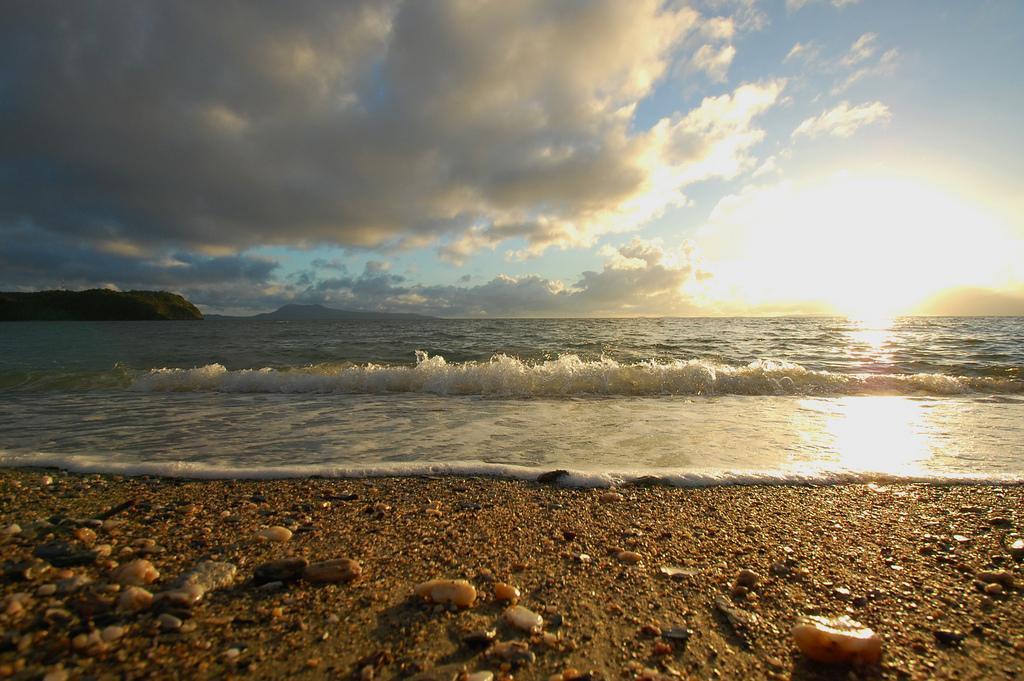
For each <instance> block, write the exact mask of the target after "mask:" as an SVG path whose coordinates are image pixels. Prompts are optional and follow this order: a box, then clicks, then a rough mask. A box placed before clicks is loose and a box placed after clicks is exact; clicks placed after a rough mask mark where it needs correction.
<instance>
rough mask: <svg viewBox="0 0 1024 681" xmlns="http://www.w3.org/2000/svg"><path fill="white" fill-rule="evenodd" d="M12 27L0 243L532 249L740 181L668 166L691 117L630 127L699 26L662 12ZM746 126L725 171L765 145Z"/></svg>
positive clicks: (23, 16) (314, 7) (46, 22)
mask: <svg viewBox="0 0 1024 681" xmlns="http://www.w3.org/2000/svg"><path fill="white" fill-rule="evenodd" d="M0 12H2V21H0V148H2V149H3V156H2V159H0V179H2V180H3V182H2V183H0V225H7V226H10V225H12V224H20V223H26V222H27V223H31V224H34V225H36V226H38V227H40V228H42V229H46V230H49V231H51V232H55V233H60V234H64V235H67V236H68V237H69V238H74V239H86V240H97V241H98V240H116V241H120V242H125V243H129V244H132V245H134V246H136V247H140V248H157V247H162V248H187V249H189V250H199V251H206V252H223V251H224V250H225V249H232V250H240V249H244V248H247V247H252V246H255V245H266V244H287V245H300V246H301V245H310V244H316V243H334V244H339V245H343V246H362V247H377V246H381V245H387V244H392V245H396V244H397V245H400V246H422V245H426V244H429V243H432V242H433V241H434V240H436V239H437V238H439V237H443V238H445V239H446V240H448V241H451V242H452V243H455V246H453V247H451V248H454V249H455V251H458V252H459V253H465V252H466V251H467V249H468V248H470V247H481V246H487V245H492V244H494V243H496V242H498V241H501V240H504V239H506V238H509V237H511V236H520V237H522V238H524V239H525V240H526V241H527V242H528V244H529V245H530V248H531V249H532V250H533V251H534V252H536V251H537V250H543V249H544V248H546V247H549V246H551V245H567V244H574V243H585V242H587V240H588V239H590V238H592V236H593V235H594V234H597V233H600V232H602V231H607V230H609V229H628V228H630V227H631V226H636V225H637V224H639V223H640V222H642V221H643V220H645V219H648V218H649V217H650V216H651V215H653V214H656V213H657V212H658V211H659V210H661V209H662V208H664V206H665V205H668V204H669V203H672V202H674V201H678V200H680V196H679V194H678V190H679V188H680V187H682V186H684V185H685V184H687V183H688V182H692V181H696V180H698V179H702V178H705V177H713V176H716V175H722V174H728V173H730V172H734V171H732V170H729V169H726V170H722V169H720V168H705V167H703V166H700V165H699V162H700V159H693V158H690V159H679V158H675V157H674V156H672V155H670V154H665V153H663V150H664V149H668V148H670V147H671V146H672V144H673V141H672V138H673V137H674V135H675V134H676V132H678V133H680V134H682V133H686V134H692V130H689V129H687V130H681V129H680V130H678V131H677V130H675V128H676V127H677V126H676V123H675V122H672V123H671V125H669V127H668V128H666V129H662V130H661V131H660V132H659V133H657V134H653V133H652V134H648V133H643V132H636V131H633V130H632V129H631V116H632V113H631V107H632V106H633V105H635V103H636V102H638V101H639V100H640V99H642V98H643V97H644V96H646V95H647V94H649V93H650V91H651V89H652V87H653V86H654V84H655V82H656V81H657V80H658V78H660V77H661V76H662V75H663V74H664V73H666V72H667V70H668V68H669V66H670V62H671V60H672V59H673V58H674V56H673V50H674V49H675V48H676V47H677V46H678V45H679V44H681V41H682V40H683V39H684V38H685V36H686V35H688V34H691V33H693V31H695V30H698V29H699V27H700V25H701V22H702V21H703V19H702V17H700V15H699V14H698V13H697V12H696V11H694V10H692V9H689V8H686V7H681V8H674V7H673V6H671V5H663V4H662V3H661V2H659V1H658V0H643V1H638V2H631V3H623V2H619V0H601V1H595V2H587V3H561V2H554V3H551V2H540V1H539V0H538V1H536V2H515V3H506V2H483V3H458V2H446V1H438V2H409V3H405V2H397V1H396V2H391V1H387V0H382V1H379V2H360V1H356V0H349V1H346V2H337V1H335V0H330V1H327V0H322V1H320V2H316V1H313V2H302V3H277V2H249V3H223V2H198V1H190V0H180V1H177V2H157V1H155V0H136V1H132V2H128V1H124V2H117V1H111V2H102V3H85V2H82V3H79V2H50V1H46V0H39V1H33V2H11V3H6V4H5V5H4V7H3V9H2V10H0ZM772 99H773V100H774V95H773V97H772ZM754 113H756V112H754ZM750 115H753V114H750ZM750 115H748V116H747V117H746V118H745V119H743V120H744V123H743V124H742V125H741V126H740V127H741V128H742V129H738V130H729V131H728V134H729V135H730V136H732V137H734V138H735V139H732V140H730V141H729V144H730V145H731V146H727V147H723V148H724V149H725V150H726V152H725V153H727V154H728V155H730V156H735V155H737V154H742V152H744V151H745V150H746V149H747V148H748V147H749V146H750V145H751V144H752V143H753V142H754V141H756V139H755V138H756V136H750V135H749V134H748V133H749V131H748V130H746V126H748V125H749V123H750ZM667 125H668V124H667ZM718 132H720V131H718ZM733 133H735V135H734V134H733ZM744 135H745V136H744ZM720 136H721V135H719V137H715V135H714V134H709V144H711V145H714V144H717V143H718V142H719V141H720V140H719V138H720ZM737 140H738V141H737ZM744 140H746V141H744ZM713 151H714V150H713V149H709V150H707V154H708V155H711V154H712V152H713ZM721 153H722V151H721V149H720V150H719V154H721ZM670 156H672V157H671V158H670ZM686 163H695V164H697V167H695V168H690V169H687V168H685V167H682V165H679V164H683V165H685V164H686ZM677 165H679V167H676V166H677ZM666 166H667V167H669V172H668V173H667V174H666V173H665V172H659V173H658V174H657V177H658V178H660V179H659V180H658V182H659V183H662V184H658V183H656V182H655V181H654V180H653V178H654V177H655V171H656V170H657V171H664V170H665V168H666ZM666 177H671V178H674V180H672V181H671V182H669V183H668V184H664V183H665V180H664V178H666ZM656 185H657V186H656ZM467 230H470V231H469V232H467ZM466 234H470V235H471V236H472V237H473V238H471V239H470V240H469V241H466V240H465V239H464V238H463V237H464V236H465V235H466Z"/></svg>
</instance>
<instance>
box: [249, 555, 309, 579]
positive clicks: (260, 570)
mask: <svg viewBox="0 0 1024 681" xmlns="http://www.w3.org/2000/svg"><path fill="white" fill-rule="evenodd" d="M307 565H309V561H308V560H306V559H305V558H281V559H279V560H272V561H270V562H269V563H263V564H262V565H257V566H256V569H255V570H254V571H253V575H252V581H253V582H255V583H256V584H267V583H268V582H293V581H295V580H296V579H298V578H299V577H301V576H302V573H303V570H305V569H306V566H307Z"/></svg>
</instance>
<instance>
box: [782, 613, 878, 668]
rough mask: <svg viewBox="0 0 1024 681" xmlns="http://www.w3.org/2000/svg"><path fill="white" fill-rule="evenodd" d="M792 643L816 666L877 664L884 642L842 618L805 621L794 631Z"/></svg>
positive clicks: (809, 619)
mask: <svg viewBox="0 0 1024 681" xmlns="http://www.w3.org/2000/svg"><path fill="white" fill-rule="evenodd" d="M793 640H794V641H795V642H796V645H797V647H798V648H799V649H800V652H802V653H803V654H804V655H806V656H807V657H809V658H810V659H812V660H814V661H816V662H826V663H838V662H845V663H857V664H876V663H877V662H878V661H879V659H881V656H882V639H881V637H879V636H878V634H876V633H875V632H873V631H872V630H871V629H869V628H867V627H865V626H864V625H863V624H861V623H860V622H857V621H855V620H852V619H850V618H849V617H846V616H845V615H844V616H842V617H831V618H829V617H806V618H802V619H801V621H800V623H799V624H797V625H796V626H795V627H793Z"/></svg>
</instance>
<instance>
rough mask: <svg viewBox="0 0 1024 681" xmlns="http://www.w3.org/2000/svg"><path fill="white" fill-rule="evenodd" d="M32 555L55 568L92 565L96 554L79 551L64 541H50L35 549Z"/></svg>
mask: <svg viewBox="0 0 1024 681" xmlns="http://www.w3.org/2000/svg"><path fill="white" fill-rule="evenodd" d="M34 554H35V556H36V557H37V558H42V559H43V560H45V561H46V562H48V563H50V564H51V565H55V566H56V567H74V566H76V565H92V564H93V563H95V562H96V552H95V551H86V550H84V549H79V548H76V547H74V546H72V545H71V544H69V543H67V542H65V541H51V542H47V543H45V544H40V545H39V546H37V547H36V550H35V551H34Z"/></svg>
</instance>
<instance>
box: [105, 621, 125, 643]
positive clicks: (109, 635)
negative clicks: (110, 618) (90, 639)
mask: <svg viewBox="0 0 1024 681" xmlns="http://www.w3.org/2000/svg"><path fill="white" fill-rule="evenodd" d="M122 636H124V627H119V626H116V625H111V626H109V627H106V628H104V629H103V631H101V632H100V638H101V639H103V641H104V642H105V643H112V642H114V641H116V640H117V639H119V638H121V637H122Z"/></svg>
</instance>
